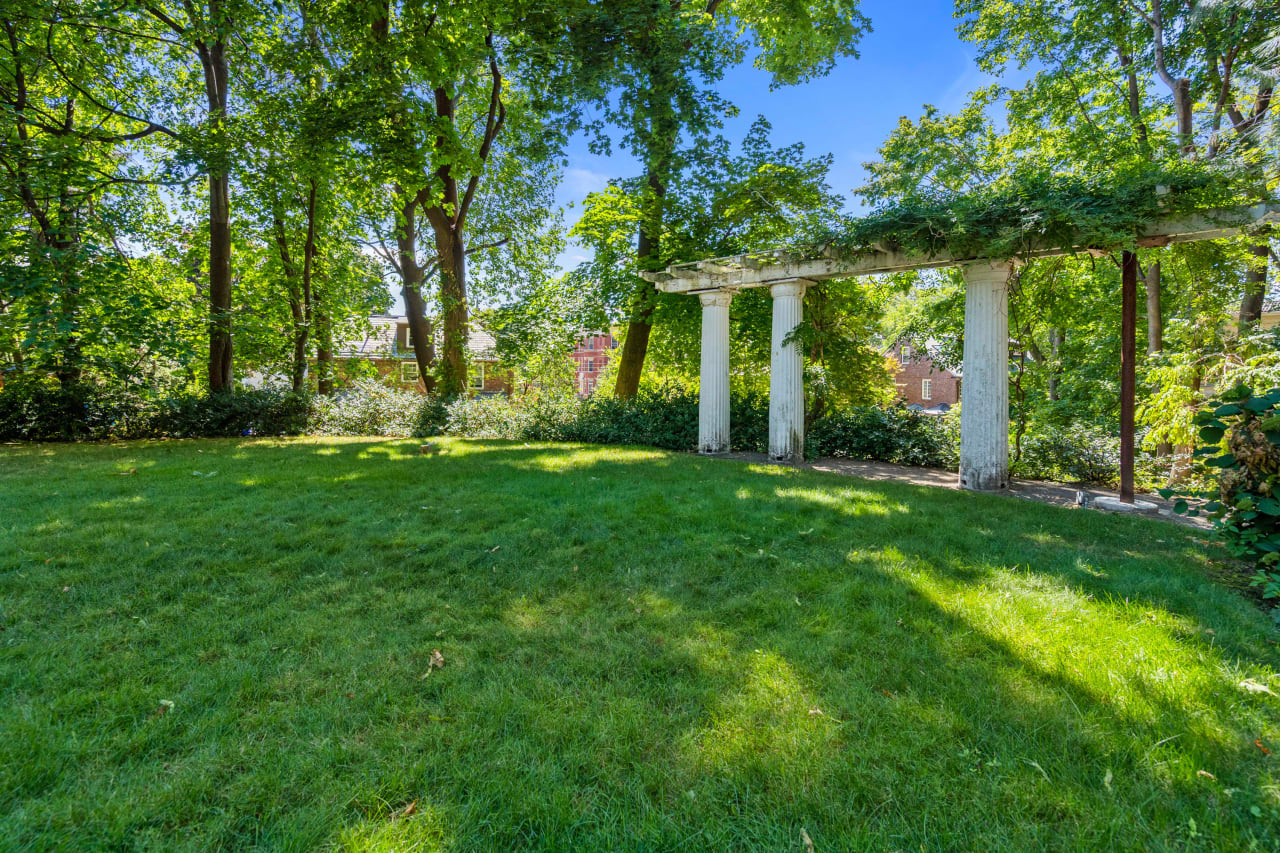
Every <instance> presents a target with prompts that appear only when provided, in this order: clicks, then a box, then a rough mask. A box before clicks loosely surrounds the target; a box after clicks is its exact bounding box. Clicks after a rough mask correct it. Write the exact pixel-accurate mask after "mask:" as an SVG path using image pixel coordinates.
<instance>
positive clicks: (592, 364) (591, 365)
mask: <svg viewBox="0 0 1280 853" xmlns="http://www.w3.org/2000/svg"><path fill="white" fill-rule="evenodd" d="M595 372H596V360H595V359H594V358H589V359H587V373H595Z"/></svg>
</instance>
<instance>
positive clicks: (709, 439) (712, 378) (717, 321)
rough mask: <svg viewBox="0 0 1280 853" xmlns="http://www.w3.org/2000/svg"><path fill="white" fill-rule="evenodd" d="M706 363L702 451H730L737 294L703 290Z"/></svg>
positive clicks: (701, 404) (701, 392)
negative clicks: (732, 318)
mask: <svg viewBox="0 0 1280 853" xmlns="http://www.w3.org/2000/svg"><path fill="white" fill-rule="evenodd" d="M698 299H699V300H701V302H702V365H701V379H700V383H699V386H698V452H699V453H725V452H727V451H728V450H729V303H731V302H732V301H733V294H732V293H730V292H728V291H724V290H717V291H715V292H713V293H700V294H698Z"/></svg>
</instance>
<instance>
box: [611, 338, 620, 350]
mask: <svg viewBox="0 0 1280 853" xmlns="http://www.w3.org/2000/svg"><path fill="white" fill-rule="evenodd" d="M617 348H618V339H617V338H610V339H609V349H617Z"/></svg>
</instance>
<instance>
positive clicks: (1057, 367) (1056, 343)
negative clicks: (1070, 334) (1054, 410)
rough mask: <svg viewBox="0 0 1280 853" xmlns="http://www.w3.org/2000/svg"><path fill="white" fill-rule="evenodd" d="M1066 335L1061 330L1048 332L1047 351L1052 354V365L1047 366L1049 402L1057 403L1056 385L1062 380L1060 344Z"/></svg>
mask: <svg viewBox="0 0 1280 853" xmlns="http://www.w3.org/2000/svg"><path fill="white" fill-rule="evenodd" d="M1065 340H1066V333H1065V332H1064V331H1063V330H1062V329H1050V330H1049V350H1050V352H1051V353H1052V354H1053V364H1052V365H1050V366H1049V400H1050V401H1052V402H1054V403H1056V402H1058V399H1059V396H1058V383H1059V382H1060V381H1061V379H1062V344H1063V342H1064V341H1065Z"/></svg>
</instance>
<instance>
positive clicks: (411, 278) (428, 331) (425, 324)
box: [396, 187, 436, 392]
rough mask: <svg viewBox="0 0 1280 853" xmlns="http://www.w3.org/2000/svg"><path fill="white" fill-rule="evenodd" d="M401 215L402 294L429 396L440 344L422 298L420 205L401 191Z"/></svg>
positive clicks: (398, 225)
mask: <svg viewBox="0 0 1280 853" xmlns="http://www.w3.org/2000/svg"><path fill="white" fill-rule="evenodd" d="M396 191H397V192H398V193H399V194H400V199H401V205H400V215H399V216H398V217H397V221H396V248H397V250H398V252H399V260H400V263H399V266H400V292H401V294H403V296H404V313H405V317H406V319H407V320H408V321H409V333H410V334H411V335H412V336H413V342H414V347H413V357H414V360H415V361H417V363H418V375H419V376H420V377H421V378H422V384H423V386H424V387H425V388H426V389H427V391H428V392H431V391H434V390H435V375H434V374H435V361H436V342H435V337H434V335H435V332H434V330H433V329H432V328H431V321H430V320H428V319H427V302H426V300H425V299H423V298H422V280H423V277H424V272H423V269H422V267H421V266H419V265H418V250H417V243H418V225H417V217H416V214H417V208H418V201H417V199H416V198H415V197H414V196H412V195H408V194H406V193H405V192H404V190H402V189H401V188H400V187H397V188H396Z"/></svg>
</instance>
